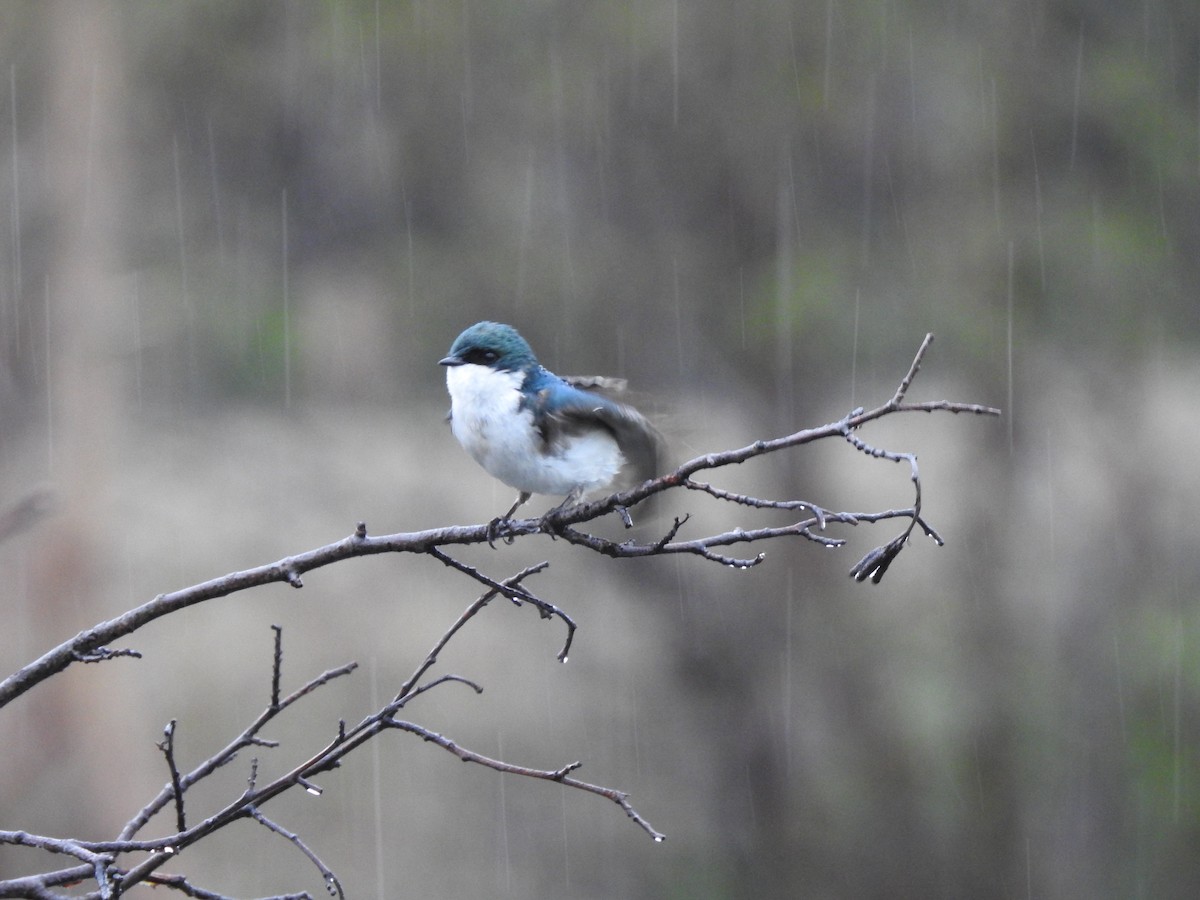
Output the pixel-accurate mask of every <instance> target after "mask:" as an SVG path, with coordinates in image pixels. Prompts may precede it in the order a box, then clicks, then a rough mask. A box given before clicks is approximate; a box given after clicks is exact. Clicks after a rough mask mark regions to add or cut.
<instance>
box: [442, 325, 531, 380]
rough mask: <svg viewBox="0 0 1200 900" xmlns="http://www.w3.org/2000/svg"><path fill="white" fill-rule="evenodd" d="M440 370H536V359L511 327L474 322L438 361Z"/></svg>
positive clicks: (525, 342) (524, 341)
mask: <svg viewBox="0 0 1200 900" xmlns="http://www.w3.org/2000/svg"><path fill="white" fill-rule="evenodd" d="M439 364H440V365H443V366H465V365H470V364H474V365H478V366H487V367H489V368H492V369H500V370H503V371H508V372H520V371H525V370H528V369H530V368H533V367H536V366H537V364H538V361H537V357H535V356H534V355H533V349H532V348H531V347H530V346H529V342H528V341H526V340H525V338H523V337H521V335H520V334H519V333H518V332H517V329H515V328H513V327H512V326H511V325H502V324H501V323H499V322H476V323H475V324H474V325H472V326H471V327H470V328H468V329H467V330H466V331H464V332H463V333H462V334H460V335H459V336H458V337H456V338H455V339H454V343H453V344H451V345H450V354H449V355H448V356H446V357H445V358H444V359H442V360H440V363H439Z"/></svg>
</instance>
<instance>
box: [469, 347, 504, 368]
mask: <svg viewBox="0 0 1200 900" xmlns="http://www.w3.org/2000/svg"><path fill="white" fill-rule="evenodd" d="M499 358H500V354H498V353H497V352H496V351H495V350H484V349H483V348H481V347H476V348H475V349H473V350H468V351H467V353H466V356H465V359H466V360H467V362H469V363H473V364H475V365H477V366H488V365H491V364H492V363H494V362H495V361H496V360H497V359H499Z"/></svg>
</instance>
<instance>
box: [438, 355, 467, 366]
mask: <svg viewBox="0 0 1200 900" xmlns="http://www.w3.org/2000/svg"><path fill="white" fill-rule="evenodd" d="M466 364H467V361H466V360H465V359H460V358H459V357H457V356H447V357H446V358H445V359H439V360H438V365H439V366H465V365H466Z"/></svg>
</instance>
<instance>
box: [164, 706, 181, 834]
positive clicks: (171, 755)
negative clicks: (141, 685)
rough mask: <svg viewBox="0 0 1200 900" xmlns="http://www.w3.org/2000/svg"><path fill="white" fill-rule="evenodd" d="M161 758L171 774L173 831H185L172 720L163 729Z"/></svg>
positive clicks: (173, 722) (173, 721)
mask: <svg viewBox="0 0 1200 900" xmlns="http://www.w3.org/2000/svg"><path fill="white" fill-rule="evenodd" d="M158 749H159V750H161V751H162V754H163V756H165V757H166V759H167V771H169V772H170V773H171V794H172V795H173V796H174V798H175V829H176V831H187V820H186V819H185V817H184V814H183V785H182V784H181V782H180V778H179V768H178V767H177V766H176V765H175V720H174V719H172V720H171V721H170V722H168V723H167V727H166V728H164V729H163V739H162V741H161V742H160V743H159V745H158Z"/></svg>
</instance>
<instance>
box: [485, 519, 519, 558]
mask: <svg viewBox="0 0 1200 900" xmlns="http://www.w3.org/2000/svg"><path fill="white" fill-rule="evenodd" d="M497 538H500V539H502V540H503V541H504V543H506V544H510V545H511V544H512V542H513V541H515V540H516V539H517V535H516V532H514V531H513V529H512V519H510V518H509V517H508V516H496V518H494V519H492V521H490V522H488V527H487V542H488V546H489V547H491V548H492V549H493V550H495V549H496V539H497Z"/></svg>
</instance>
